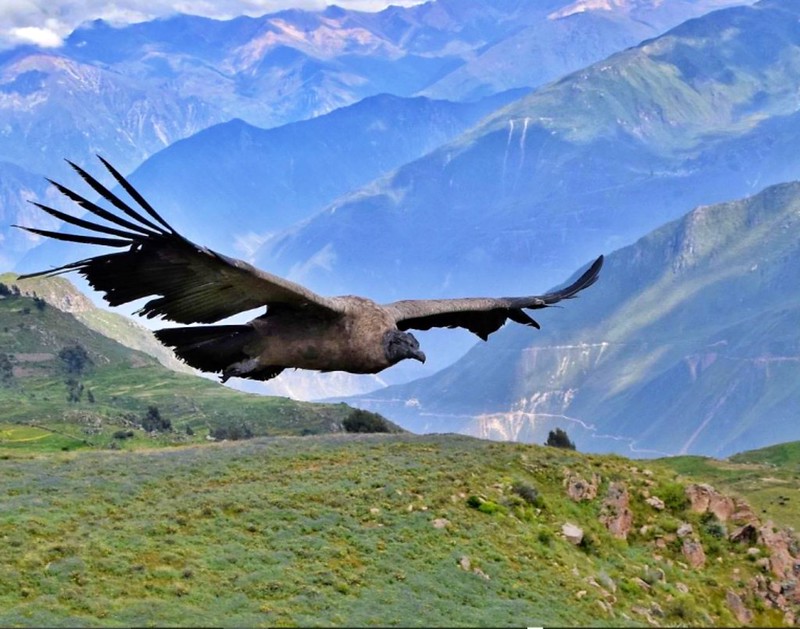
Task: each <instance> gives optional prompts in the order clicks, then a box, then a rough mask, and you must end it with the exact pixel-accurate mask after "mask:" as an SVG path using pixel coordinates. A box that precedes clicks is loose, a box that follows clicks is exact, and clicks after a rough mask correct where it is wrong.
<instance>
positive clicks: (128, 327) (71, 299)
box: [0, 273, 195, 373]
mask: <svg viewBox="0 0 800 629" xmlns="http://www.w3.org/2000/svg"><path fill="white" fill-rule="evenodd" d="M0 283H3V284H5V285H6V286H17V287H18V288H19V290H20V292H21V294H22V295H24V296H27V297H38V298H39V299H43V300H44V301H45V302H47V303H48V304H50V305H51V306H53V307H55V308H57V309H58V310H60V311H61V312H66V313H69V314H71V315H72V316H74V317H75V318H76V319H77V320H78V321H80V322H81V323H82V324H83V325H85V326H86V327H88V328H90V329H92V330H94V331H95V332H99V333H100V334H102V335H103V336H106V337H108V338H110V339H113V340H114V341H116V342H118V343H121V344H122V345H124V346H125V347H129V348H131V349H135V350H138V351H140V352H144V353H145V354H148V355H150V356H152V357H153V358H155V359H156V360H158V362H160V363H161V364H162V365H164V366H165V367H168V368H169V369H171V370H173V371H181V372H183V373H195V370H194V369H192V368H191V367H189V366H188V365H186V364H185V363H183V362H182V361H180V360H178V359H177V358H176V357H175V354H173V353H172V351H171V350H169V349H167V348H166V347H164V346H163V345H162V344H161V343H159V342H158V340H157V339H156V337H155V336H154V335H153V333H152V331H150V330H149V329H147V328H145V327H144V326H142V325H140V324H138V323H137V322H136V321H134V320H132V319H129V318H128V317H124V316H122V315H120V314H117V313H115V312H111V311H109V310H105V309H104V308H98V307H97V306H96V305H94V303H92V301H91V300H90V299H89V298H88V297H86V296H85V295H84V294H83V293H81V292H80V291H79V290H78V289H77V288H75V285H74V284H72V283H71V282H70V281H69V280H67V279H65V278H63V277H36V278H30V279H24V280H20V279H19V277H18V276H17V275H15V274H13V273H3V274H0Z"/></svg>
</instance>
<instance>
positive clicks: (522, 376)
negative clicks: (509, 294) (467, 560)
mask: <svg viewBox="0 0 800 629" xmlns="http://www.w3.org/2000/svg"><path fill="white" fill-rule="evenodd" d="M799 232H800V183H788V184H780V185H776V186H773V187H770V188H767V189H766V190H764V191H763V192H760V193H759V194H757V195H755V196H753V197H750V198H746V199H743V200H739V201H734V202H730V203H724V204H718V205H713V206H703V207H699V208H697V209H695V210H694V211H692V212H690V213H689V214H687V215H686V216H684V217H683V218H681V219H679V220H677V221H674V222H671V223H669V224H667V225H664V226H662V227H660V228H659V229H657V230H655V231H653V232H652V233H650V234H648V235H647V236H645V237H643V238H641V239H640V240H638V241H637V242H636V243H635V244H633V245H630V246H628V247H624V248H622V249H620V250H618V251H615V252H613V253H612V254H610V255H609V256H608V257H607V260H606V264H605V265H604V268H603V271H602V276H601V279H600V281H598V282H597V284H596V285H594V286H592V287H591V288H589V289H587V290H586V291H585V292H584V293H582V294H581V295H580V297H579V299H576V300H575V301H574V302H572V303H569V304H568V305H567V307H565V308H564V309H563V310H559V311H550V310H548V311H542V312H541V314H539V316H537V319H539V320H540V322H541V323H542V330H541V331H539V332H532V331H531V330H530V329H527V328H523V327H522V326H511V325H509V326H507V327H506V328H504V329H502V330H501V331H500V332H498V333H497V334H496V335H495V336H493V337H492V338H491V340H490V342H488V343H485V344H484V343H482V344H479V345H476V346H475V347H474V348H473V349H472V350H471V351H470V352H469V353H468V354H467V355H466V356H465V357H464V358H463V359H461V360H459V361H458V362H456V363H455V364H454V365H452V366H451V367H449V368H447V369H444V370H443V371H441V372H440V373H437V374H435V375H434V376H432V377H429V378H426V379H422V380H418V381H415V382H412V383H409V384H407V385H400V386H395V387H389V388H387V389H384V390H381V391H378V392H374V393H372V394H370V395H369V397H368V398H359V399H353V400H351V401H352V402H353V403H354V404H355V405H356V406H362V407H365V408H372V409H373V410H379V411H380V412H382V413H384V414H386V415H387V416H388V417H392V418H394V419H395V420H396V421H400V422H401V423H402V424H403V425H404V426H406V427H408V428H410V429H411V430H414V431H421V432H431V431H434V432H451V431H457V432H464V433H467V434H472V435H475V436H480V437H484V438H492V439H505V440H515V441H516V440H519V441H528V442H540V443H541V442H544V441H545V439H546V437H547V434H548V432H549V430H552V429H554V428H555V427H560V428H562V429H565V430H567V432H568V433H569V434H570V435H573V436H574V437H575V442H576V445H577V446H578V447H579V448H580V449H581V450H589V451H617V452H622V453H627V454H635V455H637V456H653V455H667V454H669V455H675V454H687V453H689V454H704V455H711V456H717V457H722V456H727V455H730V454H732V453H735V452H736V451H739V450H741V449H742V448H743V447H761V446H765V445H770V444H774V443H779V442H782V441H791V440H796V439H798V438H800V425H798V423H797V416H796V409H797V408H800V389H798V387H797V385H796V383H797V382H798V380H799V379H800V327H798V325H797V324H798V321H800V293H798V291H797V287H796V285H797V282H796V278H797V276H798V273H800V244H799V241H798V238H797V234H798V233H799Z"/></svg>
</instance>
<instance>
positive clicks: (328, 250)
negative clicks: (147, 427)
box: [256, 0, 800, 300]
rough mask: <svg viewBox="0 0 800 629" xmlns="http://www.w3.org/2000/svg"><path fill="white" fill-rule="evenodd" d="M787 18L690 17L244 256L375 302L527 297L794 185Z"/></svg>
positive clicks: (791, 21)
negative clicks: (730, 206) (713, 209)
mask: <svg viewBox="0 0 800 629" xmlns="http://www.w3.org/2000/svg"><path fill="white" fill-rule="evenodd" d="M797 18H798V8H797V5H796V3H793V2H791V1H788V0H774V1H764V2H760V3H758V4H756V5H754V6H753V7H738V8H732V9H726V10H721V11H717V12H714V13H711V14H708V15H706V16H704V17H702V18H698V19H695V20H691V21H689V22H686V23H684V24H683V25H681V26H679V27H677V28H675V29H673V30H672V31H670V32H668V33H667V34H665V35H663V36H661V37H658V38H656V39H653V40H650V41H648V42H646V43H643V44H642V45H640V46H638V47H636V48H633V49H629V50H626V51H624V52H621V53H618V54H616V55H614V56H612V57H610V58H609V59H607V60H605V61H603V62H600V63H598V64H595V65H593V66H591V67H589V68H587V69H585V70H582V71H580V72H576V73H574V74H572V75H569V76H567V77H565V78H563V79H561V80H559V81H557V82H555V83H552V84H549V85H548V86H546V87H543V88H541V89H538V90H536V91H534V92H533V93H531V94H530V95H528V96H525V97H523V98H522V99H520V100H518V101H515V102H514V103H512V104H511V105H509V106H507V107H505V108H504V109H501V110H499V111H498V112H497V113H496V114H495V115H493V116H490V117H489V118H487V119H484V121H482V122H481V123H480V124H479V125H477V126H476V127H473V129H471V130H470V131H468V132H467V133H466V134H464V135H463V136H461V137H459V138H458V139H456V140H454V141H453V142H451V143H449V144H447V145H444V146H442V147H440V148H438V149H437V150H435V151H433V152H432V153H430V154H428V155H426V156H424V157H422V158H420V159H419V160H416V161H415V162H412V163H410V164H407V165H405V166H403V167H401V168H399V169H398V170H397V171H396V172H394V173H392V174H391V175H389V176H387V177H386V178H384V179H383V180H382V181H380V182H377V183H376V184H375V185H373V186H372V187H370V188H369V189H365V190H362V191H358V192H354V193H353V194H352V195H350V196H349V197H343V198H342V199H339V200H337V202H336V203H335V204H334V205H332V206H331V207H330V208H328V209H327V210H325V211H324V212H321V213H320V214H319V215H317V216H316V217H314V218H313V219H312V220H310V221H308V222H307V223H305V224H303V225H301V226H298V227H297V228H296V229H294V230H291V231H290V232H288V233H287V234H284V235H283V236H281V237H279V238H275V239H272V240H270V241H269V242H267V243H265V244H264V245H263V246H262V251H261V252H260V254H259V255H257V256H256V261H257V262H259V263H260V265H262V266H267V267H268V268H271V269H273V270H274V271H277V272H279V273H287V272H288V271H289V270H290V269H292V268H293V267H296V266H298V265H304V267H303V268H304V270H305V271H306V274H305V278H306V280H307V281H308V282H309V284H310V285H311V286H312V287H313V286H317V287H319V286H324V287H326V289H327V290H328V291H329V292H332V293H336V292H343V291H347V292H356V293H363V294H369V295H371V296H373V297H376V298H378V299H382V300H394V299H400V298H407V297H420V296H431V297H440V296H441V297H445V296H462V294H497V293H498V292H500V293H504V294H512V295H513V294H520V293H521V292H522V293H523V294H530V292H531V291H532V290H535V289H536V287H537V286H547V285H552V284H553V283H555V282H557V281H560V280H561V279H562V278H563V277H564V276H566V275H567V274H568V273H569V272H571V271H572V269H574V268H575V267H576V266H577V265H579V264H581V263H583V262H585V261H586V260H587V259H588V258H589V257H591V256H593V255H595V254H596V253H600V252H602V251H608V250H612V249H614V248H616V247H619V246H621V245H623V244H626V243H629V242H632V241H633V240H635V239H636V238H638V237H640V236H641V235H643V234H645V233H647V232H648V231H649V230H651V229H654V228H655V227H657V226H658V225H661V224H663V223H664V222H666V221H667V220H671V219H674V218H676V217H677V216H680V215H681V214H682V213H683V212H685V211H687V210H688V209H689V208H691V207H694V206H696V205H700V204H707V203H715V202H720V201H724V200H730V199H733V198H737V197H741V196H745V195H748V194H752V193H753V192H755V191H757V190H758V189H760V188H763V187H764V186H765V185H769V184H772V183H778V182H780V181H786V180H791V179H794V178H796V177H800V160H798V157H797V153H796V150H795V147H796V145H797V141H798V135H799V134H800V115H798V113H797V111H796V102H795V98H794V95H793V92H792V90H791V89H788V88H787V86H790V85H794V84H795V83H796V81H797V77H798V76H800V63H798V61H797V60H798V59H800V55H798V54H797V52H798V41H799V40H800V20H798V19H797ZM719 33H725V34H726V36H725V37H720V36H719ZM354 242H358V243H359V246H358V247H353V246H352V243H354ZM323 254H324V256H323ZM320 257H323V258H324V260H323V261H324V264H316V265H314V262H315V260H317V259H319V258H320ZM364 269H369V272H368V273H365V272H364ZM398 274H401V275H402V278H403V281H402V282H398V281H395V279H394V278H396V277H397V276H398ZM412 291H413V292H412Z"/></svg>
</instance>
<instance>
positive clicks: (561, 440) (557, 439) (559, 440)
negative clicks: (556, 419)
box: [544, 428, 575, 450]
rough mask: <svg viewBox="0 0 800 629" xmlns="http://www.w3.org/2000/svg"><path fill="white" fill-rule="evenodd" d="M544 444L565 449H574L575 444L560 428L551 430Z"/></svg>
mask: <svg viewBox="0 0 800 629" xmlns="http://www.w3.org/2000/svg"><path fill="white" fill-rule="evenodd" d="M544 445H546V446H553V447H554V448H564V449H565V450H574V449H575V444H574V443H573V442H572V441H571V440H570V438H569V436H568V435H567V432H566V431H565V430H562V429H561V428H556V429H555V430H551V431H550V432H549V433H548V435H547V441H545V443H544Z"/></svg>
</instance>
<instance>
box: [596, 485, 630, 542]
mask: <svg viewBox="0 0 800 629" xmlns="http://www.w3.org/2000/svg"><path fill="white" fill-rule="evenodd" d="M600 522H602V523H603V524H604V525H605V527H606V528H607V529H608V532H609V533H611V534H612V535H613V536H614V537H616V538H617V539H628V533H629V532H630V530H631V526H632V525H633V512H632V511H631V509H630V496H629V495H628V488H627V487H626V486H625V483H621V482H612V483H611V484H610V485H609V486H608V493H607V494H606V498H605V500H603V507H602V510H601V513H600Z"/></svg>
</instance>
